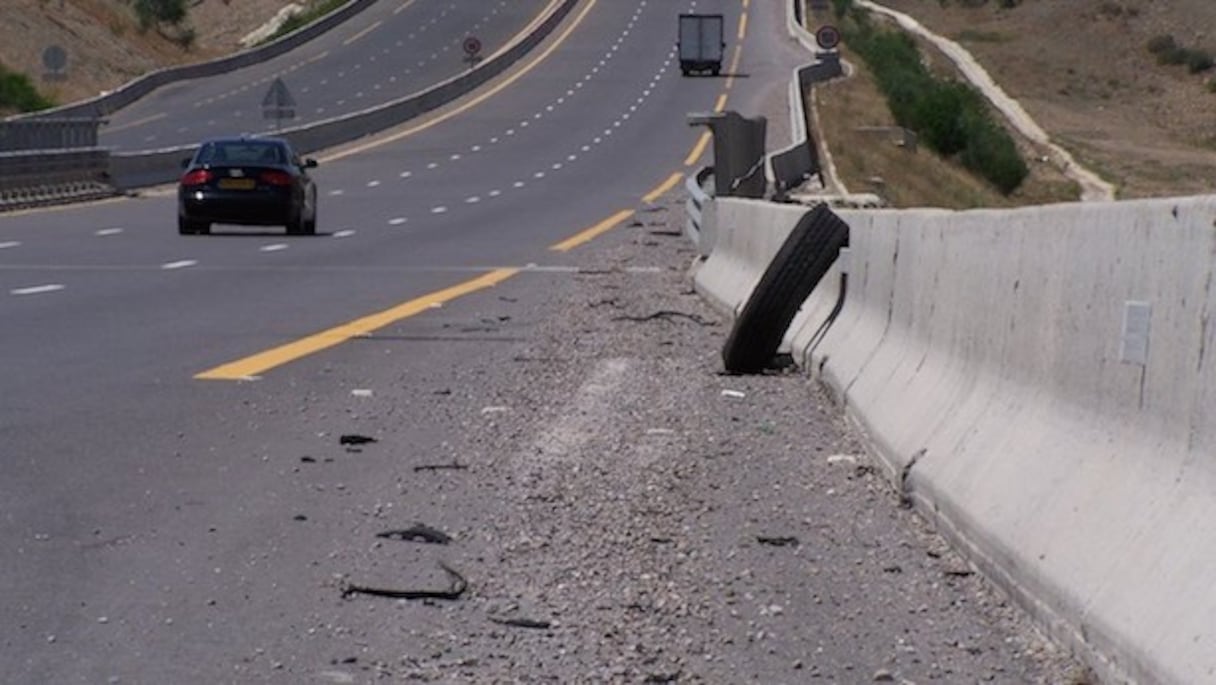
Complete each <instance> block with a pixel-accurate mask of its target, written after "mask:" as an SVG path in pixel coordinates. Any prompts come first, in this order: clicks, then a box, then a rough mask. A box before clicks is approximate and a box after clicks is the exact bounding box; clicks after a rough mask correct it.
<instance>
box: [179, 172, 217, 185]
mask: <svg viewBox="0 0 1216 685" xmlns="http://www.w3.org/2000/svg"><path fill="white" fill-rule="evenodd" d="M214 177H215V174H213V173H211V172H210V171H208V170H207V169H195V170H194V171H189V172H186V174H184V175H183V176H182V185H184V186H201V185H203V184H205V183H207V182H208V181H210V180H211V179H212V178H214Z"/></svg>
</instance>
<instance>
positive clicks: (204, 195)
mask: <svg viewBox="0 0 1216 685" xmlns="http://www.w3.org/2000/svg"><path fill="white" fill-rule="evenodd" d="M182 166H183V168H184V169H185V172H184V173H183V174H182V177H181V180H180V181H179V182H178V189H177V229H178V232H179V233H181V234H182V235H191V234H200V233H204V234H205V233H210V232H211V224H213V223H219V224H242V225H250V226H286V227H287V233H289V234H291V235H312V234H314V233H316V232H317V187H316V185H315V184H314V183H313V181H312V179H311V178H310V177H309V175H308V169H312V168H314V167H316V166H317V162H316V160H313V159H304V160H301V159H300V157H299V155H297V154H296V152H295V150H293V149H292V147H291V144H290V143H288V142H287V141H286V140H283V139H280V138H216V139H213V140H208V141H204V142H203V143H202V144H201V145H199V148H198V151H197V152H195V153H194V157H192V158H190V159H188V160H184V161H183V162H182Z"/></svg>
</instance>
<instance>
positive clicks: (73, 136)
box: [0, 118, 105, 152]
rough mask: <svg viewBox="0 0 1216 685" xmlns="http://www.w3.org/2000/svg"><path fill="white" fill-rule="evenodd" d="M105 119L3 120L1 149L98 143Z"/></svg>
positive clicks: (35, 148)
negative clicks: (98, 134) (98, 133)
mask: <svg viewBox="0 0 1216 685" xmlns="http://www.w3.org/2000/svg"><path fill="white" fill-rule="evenodd" d="M104 122H105V120H104V119H90V118H83V119H81V118H57V119H19V120H14V121H0V152H13V151H17V150H54V149H75V148H83V147H97V129H98V128H99V127H100V126H101V125H102V124H103V123H104Z"/></svg>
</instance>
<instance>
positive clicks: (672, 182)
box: [642, 171, 684, 202]
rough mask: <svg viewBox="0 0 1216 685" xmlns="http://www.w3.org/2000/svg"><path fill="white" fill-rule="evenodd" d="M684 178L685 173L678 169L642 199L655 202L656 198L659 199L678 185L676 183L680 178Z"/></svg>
mask: <svg viewBox="0 0 1216 685" xmlns="http://www.w3.org/2000/svg"><path fill="white" fill-rule="evenodd" d="M682 178H684V173H683V172H680V171H677V172H676V173H674V174H672V175H670V176H668V177H667V180H666V181H663V182H662V183H660V184H659V185H657V186H655V189H654V190H652V191H650V192H649V193H646V194H645V195H643V196H642V199H643V200H644V201H646V202H654V201H655V200H657V199H659V197H661V196H662V195H663V193H665V192H667V191H669V190H671V189H672V188H674V187H676V184H677V183H679V182H680V179H682Z"/></svg>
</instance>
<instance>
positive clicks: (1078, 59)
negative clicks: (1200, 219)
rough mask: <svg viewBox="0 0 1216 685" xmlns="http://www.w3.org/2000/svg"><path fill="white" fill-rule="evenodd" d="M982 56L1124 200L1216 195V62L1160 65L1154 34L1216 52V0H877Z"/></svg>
mask: <svg viewBox="0 0 1216 685" xmlns="http://www.w3.org/2000/svg"><path fill="white" fill-rule="evenodd" d="M880 2H881V3H882V4H884V5H886V6H888V7H890V8H892V9H895V10H899V11H901V12H905V13H907V14H910V15H912V16H914V17H916V18H917V19H918V20H920V21H921V22H922V23H923V24H925V26H927V27H929V28H930V29H932V30H934V31H935V32H937V33H939V34H942V35H945V36H947V37H950V38H952V39H954V40H956V41H958V42H960V43H961V44H962V45H964V46H965V47H966V48H967V49H968V50H970V51H971V52H972V54H974V55H975V56H976V57H977V58H978V60H979V61H980V63H981V64H983V65H984V67H985V68H986V69H987V70H988V71H989V72H990V73H991V74H992V76H993V78H994V79H995V80H996V81H997V82H998V83H1000V84H1001V86H1002V87H1003V88H1004V89H1005V91H1006V92H1007V93H1009V95H1010V96H1012V97H1015V98H1017V99H1019V100H1020V101H1021V102H1022V104H1023V106H1024V107H1025V108H1026V110H1027V111H1028V112H1030V114H1031V115H1032V116H1034V117H1035V119H1036V120H1037V121H1038V123H1039V124H1040V125H1041V126H1042V127H1043V128H1044V129H1046V130H1047V131H1048V132H1049V133H1050V134H1051V135H1052V136H1053V137H1054V138H1056V139H1057V141H1058V142H1059V143H1061V144H1062V145H1064V146H1065V147H1066V148H1068V149H1069V150H1071V151H1072V152H1073V153H1074V154H1075V155H1077V156H1078V159H1080V160H1081V161H1082V162H1083V163H1084V164H1086V165H1088V166H1090V167H1091V168H1093V169H1094V170H1095V171H1097V172H1098V173H1099V174H1101V175H1102V176H1104V177H1105V178H1106V179H1107V180H1108V181H1111V182H1113V183H1115V184H1116V185H1117V186H1118V187H1119V192H1120V196H1121V197H1125V198H1126V197H1146V196H1169V195H1181V194H1194V193H1206V192H1211V190H1212V188H1213V186H1214V185H1216V116H1213V112H1214V111H1216V93H1214V92H1212V91H1211V90H1209V88H1210V86H1209V83H1210V82H1211V81H1212V79H1213V78H1214V77H1216V70H1212V71H1208V72H1206V73H1200V74H1191V73H1189V72H1188V70H1187V68H1186V67H1185V66H1167V65H1161V64H1158V63H1157V60H1156V58H1155V56H1154V55H1152V54H1151V53H1150V52H1149V51H1148V49H1147V47H1146V46H1147V44H1148V42H1149V40H1150V39H1151V38H1153V37H1155V36H1159V35H1165V34H1169V35H1172V36H1173V37H1174V39H1175V40H1176V41H1177V43H1178V44H1180V45H1182V46H1185V47H1188V48H1195V49H1206V50H1209V51H1212V52H1213V53H1214V54H1216V34H1214V33H1213V31H1212V29H1213V27H1216V2H1212V1H1211V0H1021V2H1019V3H1018V4H1017V5H1016V6H1015V7H1013V8H1008V9H1006V8H1002V7H1001V5H1003V4H1005V3H1003V2H997V1H996V0H987V1H985V0H967V1H965V2H964V1H963V0H880Z"/></svg>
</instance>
